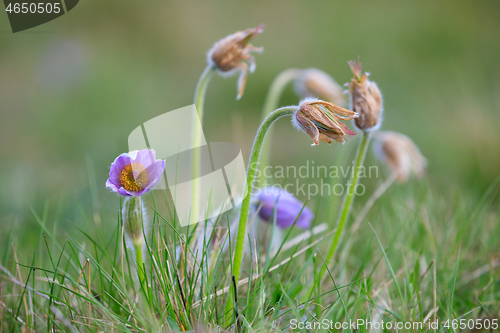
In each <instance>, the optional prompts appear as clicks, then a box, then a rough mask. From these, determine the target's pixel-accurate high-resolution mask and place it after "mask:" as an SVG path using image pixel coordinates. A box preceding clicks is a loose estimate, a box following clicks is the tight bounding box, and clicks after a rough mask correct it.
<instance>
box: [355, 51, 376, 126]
mask: <svg viewBox="0 0 500 333" xmlns="http://www.w3.org/2000/svg"><path fill="white" fill-rule="evenodd" d="M348 64H349V67H351V71H352V74H353V75H354V78H352V80H351V82H350V83H348V84H347V86H348V87H349V93H350V94H351V109H352V110H353V111H355V112H358V113H359V117H358V118H356V120H355V121H354V123H355V124H356V127H358V128H359V129H361V130H363V131H369V130H374V129H378V128H379V127H380V124H381V122H382V95H381V93H380V90H379V89H378V87H377V84H376V83H375V82H372V81H370V80H368V75H369V74H368V73H365V74H364V75H362V74H363V73H362V71H361V63H360V62H359V59H358V60H357V61H355V60H354V61H349V62H348Z"/></svg>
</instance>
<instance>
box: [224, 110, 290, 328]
mask: <svg viewBox="0 0 500 333" xmlns="http://www.w3.org/2000/svg"><path fill="white" fill-rule="evenodd" d="M296 110H297V107H296V106H286V107H283V108H279V109H277V110H275V111H274V112H272V113H271V114H269V115H268V116H267V117H266V119H265V120H264V121H263V122H262V124H261V125H260V127H259V130H258V131H257V135H256V136H255V140H254V142H253V147H252V152H251V153H250V161H249V162H248V169H247V195H246V196H245V198H244V199H243V202H242V203H241V212H240V221H239V224H238V234H237V236H236V245H235V249H234V257H233V266H232V273H233V274H232V275H233V276H234V278H235V280H236V285H238V280H239V279H240V273H241V265H242V263H243V249H244V245H245V235H246V230H247V222H248V213H249V211H250V199H251V196H252V191H253V186H254V182H255V175H256V173H257V169H258V167H259V158H260V154H261V151H262V145H263V143H264V139H265V137H266V134H267V133H268V132H269V128H270V127H271V125H272V124H273V123H274V122H275V121H276V120H278V119H279V118H281V117H285V116H289V115H292V114H293V113H294V112H295V111H296ZM231 289H232V288H231ZM232 307H233V298H232V297H231V294H229V297H228V299H227V302H226V306H225V308H224V313H226V318H225V323H226V326H229V324H230V322H231V315H230V313H231V311H230V310H231V309H232Z"/></svg>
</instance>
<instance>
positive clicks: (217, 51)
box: [207, 24, 264, 99]
mask: <svg viewBox="0 0 500 333" xmlns="http://www.w3.org/2000/svg"><path fill="white" fill-rule="evenodd" d="M263 28H264V25H263V24H261V25H259V26H257V27H255V28H249V29H246V30H243V31H237V32H235V33H234V34H232V35H229V36H227V37H225V38H223V39H221V40H220V41H218V42H216V43H215V44H214V46H212V48H211V49H210V51H208V54H207V62H208V64H209V65H212V66H215V67H216V68H217V69H218V70H219V73H221V74H228V75H232V74H233V73H235V72H237V71H239V72H241V73H240V78H239V79H238V96H237V97H236V99H240V98H241V96H243V91H244V90H245V83H246V80H247V75H248V72H249V71H250V73H253V72H254V71H255V58H254V57H253V56H252V55H251V54H250V52H252V51H254V52H259V53H260V52H262V51H263V48H262V47H255V46H253V45H252V44H250V41H251V40H252V39H253V38H254V37H255V36H256V35H258V34H260V33H261V32H262V31H263ZM245 61H247V62H248V64H247V63H246V62H245ZM248 65H250V67H249V66H248Z"/></svg>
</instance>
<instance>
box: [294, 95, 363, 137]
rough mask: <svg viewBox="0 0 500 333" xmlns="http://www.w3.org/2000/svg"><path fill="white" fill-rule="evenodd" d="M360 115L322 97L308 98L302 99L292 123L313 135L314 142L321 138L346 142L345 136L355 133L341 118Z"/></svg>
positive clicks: (348, 118)
mask: <svg viewBox="0 0 500 333" xmlns="http://www.w3.org/2000/svg"><path fill="white" fill-rule="evenodd" d="M357 116H358V114H357V113H355V112H353V111H349V110H346V109H344V108H341V107H340V106H337V105H335V104H333V103H329V102H325V101H322V100H320V99H314V98H306V99H303V100H302V101H300V103H299V107H298V109H297V112H295V114H294V115H293V117H292V124H293V126H294V127H296V128H297V129H299V130H301V131H303V132H305V133H306V134H307V135H309V136H310V137H311V139H312V140H313V142H314V144H313V145H318V144H319V140H321V141H323V142H326V143H332V142H333V140H335V141H337V142H342V143H344V136H347V135H355V133H354V132H352V131H351V130H349V128H347V126H346V125H345V124H344V123H341V122H340V120H351V119H354V118H356V117H357Z"/></svg>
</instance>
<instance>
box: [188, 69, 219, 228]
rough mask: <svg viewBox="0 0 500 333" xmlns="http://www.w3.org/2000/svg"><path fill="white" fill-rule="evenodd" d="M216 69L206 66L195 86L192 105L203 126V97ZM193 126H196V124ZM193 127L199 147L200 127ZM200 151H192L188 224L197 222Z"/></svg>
mask: <svg viewBox="0 0 500 333" xmlns="http://www.w3.org/2000/svg"><path fill="white" fill-rule="evenodd" d="M215 70H216V67H215V66H210V65H208V66H207V67H206V68H205V70H204V71H203V73H202V74H201V76H200V79H199V80H198V84H197V85H196V91H195V93H194V105H195V107H196V110H197V111H198V116H199V119H200V123H201V125H203V111H204V108H203V107H204V102H205V95H206V92H207V87H208V83H209V82H210V79H211V78H212V75H213V74H214V73H215ZM194 124H196V125H197V123H196V122H194ZM196 125H195V126H194V131H193V146H194V147H199V146H200V145H201V144H200V143H201V140H202V137H201V136H202V132H201V128H200V126H196ZM200 154H201V150H200V149H194V150H193V188H192V198H191V199H192V207H191V217H190V222H198V221H197V219H198V215H199V206H200V205H199V201H200V193H199V192H200V184H199V175H200V159H201V155H200Z"/></svg>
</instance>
